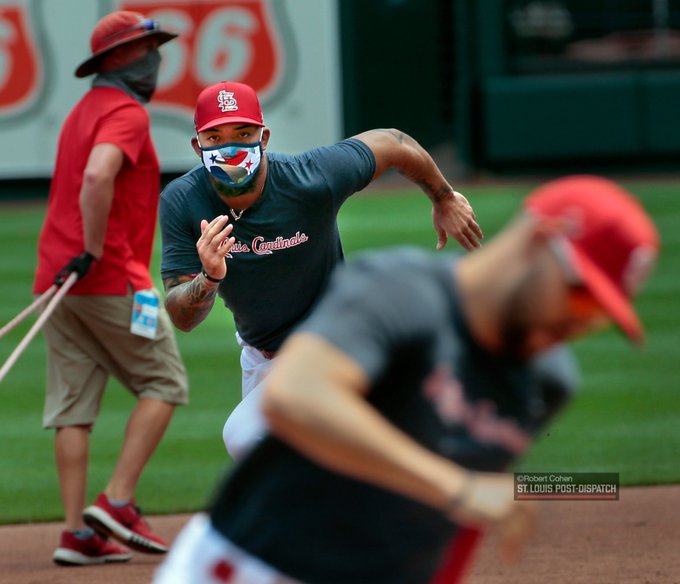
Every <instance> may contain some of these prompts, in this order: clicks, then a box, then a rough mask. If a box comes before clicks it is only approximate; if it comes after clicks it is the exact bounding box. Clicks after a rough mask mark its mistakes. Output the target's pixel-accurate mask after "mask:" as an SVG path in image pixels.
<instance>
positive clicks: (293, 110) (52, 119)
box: [0, 0, 342, 179]
mask: <svg viewBox="0 0 680 584" xmlns="http://www.w3.org/2000/svg"><path fill="white" fill-rule="evenodd" d="M336 2H337V0H0V136H1V139H0V179H45V178H49V176H50V175H51V172H52V168H53V163H54V159H55V154H56V144H57V138H58V134H59V130H60V128H61V125H62V122H63V120H64V117H65V116H66V115H67V113H68V111H69V110H70V108H71V107H72V106H73V105H74V104H75V103H76V101H77V100H78V99H79V98H80V96H81V95H82V94H83V93H84V92H85V91H86V90H87V89H88V87H89V82H90V80H89V79H85V80H83V79H76V77H75V76H74V75H73V72H74V70H75V68H76V66H77V65H78V64H79V63H80V62H81V61H82V60H83V59H84V58H86V57H87V56H88V55H89V50H90V49H89V36H90V32H91V30H92V27H93V26H94V24H95V23H96V22H97V20H98V19H99V18H101V17H102V16H103V15H104V14H106V13H108V12H110V11H112V10H117V9H129V10H137V11H139V12H142V13H144V14H145V15H147V16H149V17H151V18H154V19H157V20H159V21H160V22H161V24H162V26H163V27H164V28H168V29H174V30H177V31H178V32H180V37H179V38H178V39H175V40H174V41H173V42H171V43H168V44H166V45H164V46H163V47H161V52H162V54H163V63H162V69H161V73H160V77H159V86H158V90H157V92H156V95H155V96H154V99H153V100H152V102H151V104H150V105H149V111H150V113H151V118H152V124H151V126H152V134H153V138H154V141H155V143H156V147H157V150H158V155H159V158H160V160H161V168H162V171H163V172H164V173H173V172H183V171H184V170H186V169H188V168H190V167H191V166H193V165H194V164H195V163H196V161H197V159H196V157H195V154H194V152H193V151H192V150H191V148H190V146H189V139H190V137H191V135H192V133H193V118H192V116H193V106H194V103H195V98H196V96H197V94H198V92H199V91H200V90H201V89H202V88H203V87H205V86H206V85H209V84H211V83H215V82H217V81H220V80H222V79H230V80H232V81H243V82H246V83H249V84H251V85H253V86H254V87H255V89H256V90H257V91H258V93H259V95H260V97H261V101H262V105H263V109H264V114H265V122H266V123H267V126H269V127H270V128H271V130H272V139H271V142H270V144H271V147H272V148H273V149H275V150H280V151H285V152H297V151H301V150H305V149H307V148H310V147H313V146H317V145H320V144H326V143H330V142H333V141H335V140H337V139H339V138H340V137H341V133H342V116H341V99H340V94H341V82H340V66H339V51H338V46H339V41H338V38H337V37H338V32H337V29H338V23H337V20H338V17H337V4H336Z"/></svg>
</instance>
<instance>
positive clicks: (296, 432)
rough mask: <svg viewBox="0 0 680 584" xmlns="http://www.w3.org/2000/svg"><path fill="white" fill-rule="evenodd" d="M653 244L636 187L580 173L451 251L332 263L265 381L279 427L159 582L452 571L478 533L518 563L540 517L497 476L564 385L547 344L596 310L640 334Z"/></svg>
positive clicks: (315, 581) (424, 576)
mask: <svg viewBox="0 0 680 584" xmlns="http://www.w3.org/2000/svg"><path fill="white" fill-rule="evenodd" d="M657 249H658V235H657V232H656V229H655V227H654V226H653V224H652V222H651V221H650V219H649V218H648V216H647V215H646V214H645V212H644V211H643V209H642V208H641V207H640V206H639V204H638V203H637V202H636V201H634V199H633V198H632V197H631V196H630V195H629V194H627V193H626V192H625V191H623V189H621V188H620V187H618V186H617V185H616V184H614V183H612V182H610V181H608V180H606V179H601V178H598V177H590V176H576V177H566V178H564V179H559V180H557V181H553V182H550V183H547V184H546V185H544V186H543V187H541V188H539V189H537V190H536V191H535V192H534V193H532V194H531V195H530V196H529V197H528V198H527V200H526V203H525V212H524V213H523V214H522V215H521V216H519V217H518V218H516V219H515V220H514V221H512V222H511V223H510V224H509V225H508V226H507V227H506V228H505V229H504V230H503V231H501V232H500V233H499V234H498V235H497V236H496V237H495V238H494V239H493V240H492V241H491V242H490V243H489V244H488V245H486V246H485V247H483V248H481V249H480V250H478V251H475V252H474V253H472V254H470V255H467V256H465V257H462V258H460V259H459V258H455V257H452V256H451V255H448V254H447V255H431V254H428V253H426V252H424V251H417V250H403V249H402V250H396V251H383V252H374V253H371V254H367V255H365V256H364V257H363V258H362V259H357V260H355V261H353V262H351V264H350V265H349V266H348V267H345V268H342V269H340V270H338V271H337V272H336V273H335V275H334V278H333V280H332V282H331V285H330V288H329V291H328V293H327V294H326V295H325V296H324V298H323V300H322V301H321V303H320V304H319V305H318V307H317V309H316V310H315V311H314V313H313V314H312V316H311V317H310V318H309V319H307V320H306V321H305V322H304V323H303V324H302V325H301V327H300V328H299V329H297V330H296V332H295V333H294V334H293V335H292V336H291V337H290V338H289V340H288V341H286V343H285V344H284V347H283V349H282V351H281V356H280V357H279V359H278V361H277V363H276V365H275V366H274V368H273V370H272V372H271V374H270V377H269V380H268V382H267V384H266V387H265V391H264V398H263V408H264V412H265V414H266V416H267V418H268V420H269V423H270V425H271V432H272V435H271V436H268V437H267V438H266V439H265V440H263V441H262V442H261V443H260V444H259V445H258V446H257V447H256V448H255V449H254V450H253V451H252V453H251V454H250V455H249V456H248V457H246V458H245V459H244V460H243V461H242V462H241V463H240V464H239V465H237V466H236V468H235V470H234V472H233V473H232V474H231V476H230V477H228V480H227V481H226V482H225V483H224V484H223V485H222V488H221V489H220V492H219V494H218V495H217V497H216V500H215V501H214V503H213V504H212V506H211V509H210V513H209V515H198V516H196V517H195V518H194V519H192V520H191V522H190V523H189V525H188V526H187V527H185V529H184V530H183V532H182V533H181V534H180V536H179V537H178V539H177V540H176V542H175V544H174V547H173V548H172V549H171V552H170V554H169V556H168V557H167V558H166V560H165V561H164V563H163V564H162V566H161V567H160V569H159V570H158V572H157V574H156V579H155V584H175V583H182V584H188V583H192V584H208V583H218V582H220V583H228V582H234V583H236V582H238V583H239V584H272V583H276V584H284V583H295V582H304V583H308V584H321V583H323V584H350V583H351V584H402V583H403V584H425V583H444V582H446V583H451V582H457V581H459V580H460V578H461V577H462V574H463V572H464V569H465V566H466V562H467V560H468V559H469V556H470V553H471V551H472V549H473V548H474V543H475V540H476V539H477V536H478V534H479V531H477V530H478V529H480V528H481V529H484V528H495V529H497V530H498V533H499V536H500V541H501V545H502V551H503V552H504V553H505V555H506V556H508V557H512V556H514V554H516V552H517V551H518V549H519V547H520V546H521V544H522V543H523V542H524V541H525V539H526V538H527V537H528V536H529V534H530V533H531V530H532V526H533V522H534V520H533V512H532V511H533V510H532V508H531V507H528V506H527V504H526V502H516V501H514V492H513V480H512V477H511V476H510V475H509V474H504V473H503V472H502V471H504V470H506V469H507V468H508V465H509V464H510V463H511V462H512V461H513V460H514V459H516V458H517V457H518V456H519V455H521V454H522V453H523V452H524V451H525V450H526V449H527V447H528V446H529V445H530V444H531V442H532V437H533V435H534V434H535V432H536V431H537V429H538V427H539V426H540V425H541V424H542V423H544V422H545V421H546V419H547V418H548V417H550V414H551V413H552V411H551V409H552V408H551V406H550V404H551V403H554V402H555V401H556V400H555V399H554V398H555V395H554V394H555V392H558V393H561V394H562V396H564V393H565V392H567V391H569V389H570V386H571V383H572V382H571V380H570V377H571V371H570V365H569V361H568V359H567V355H568V353H567V352H566V349H565V348H564V347H556V346H555V345H556V343H559V342H560V341H563V340H566V339H571V338H574V337H576V336H578V335H581V334H584V333H586V332H588V331H591V330H593V329H595V328H598V327H600V326H601V325H602V324H603V323H605V322H606V321H607V320H608V319H612V320H613V321H614V322H615V323H616V324H617V325H618V326H619V327H620V328H621V329H622V330H623V331H624V332H625V333H626V334H627V335H628V336H629V337H630V338H631V339H633V340H635V341H640V340H641V339H642V328H641V325H640V323H639V321H638V319H637V317H636V315H635V313H634V310H633V308H632V306H631V304H630V298H631V296H632V295H633V293H634V292H635V291H636V290H637V288H638V286H639V284H640V283H641V280H642V279H643V276H644V275H646V273H648V271H649V268H650V266H651V264H652V262H653V260H654V258H655V256H656V253H657ZM553 411H554V410H553Z"/></svg>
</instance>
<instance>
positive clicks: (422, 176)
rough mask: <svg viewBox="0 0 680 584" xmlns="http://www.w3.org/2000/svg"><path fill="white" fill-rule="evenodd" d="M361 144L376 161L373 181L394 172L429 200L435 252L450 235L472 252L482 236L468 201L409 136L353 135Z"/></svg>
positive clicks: (384, 131)
mask: <svg viewBox="0 0 680 584" xmlns="http://www.w3.org/2000/svg"><path fill="white" fill-rule="evenodd" d="M354 138H356V139H358V140H361V141H362V142H364V143H365V144H366V145H367V146H368V147H369V148H370V149H371V150H372V151H373V155H374V156H375V160H376V171H375V174H374V175H373V179H374V180H375V179H376V178H378V177H379V176H380V175H382V174H383V173H384V172H385V171H386V170H388V169H394V170H396V171H398V172H399V173H401V174H402V175H404V176H405V177H406V178H408V179H409V180H411V181H412V182H414V183H415V184H417V185H418V186H419V187H420V188H421V189H422V190H423V192H425V194H426V195H427V196H428V197H429V199H430V200H431V201H432V224H433V226H434V229H435V231H436V233H437V249H441V248H442V247H444V246H445V245H446V242H447V240H448V236H449V235H450V236H451V237H453V238H454V239H456V241H458V243H460V245H461V246H463V247H464V248H465V249H467V250H472V249H474V248H476V247H479V246H480V245H481V243H480V241H481V239H483V237H484V235H483V233H482V230H481V228H480V227H479V225H478V223H477V220H476V218H475V213H474V211H473V209H472V206H471V205H470V203H469V202H468V200H467V199H466V198H465V197H464V196H463V195H461V194H460V193H458V192H456V191H454V190H453V187H451V185H450V184H449V183H448V182H447V180H446V179H445V178H444V175H443V174H442V173H441V171H440V170H439V167H437V165H436V163H435V161H434V160H433V159H432V157H431V156H430V155H429V154H428V152H427V151H426V150H425V149H424V148H423V147H422V146H421V145H420V144H419V143H418V142H417V141H416V140H414V139H413V138H411V137H410V136H409V135H407V134H405V133H404V132H401V131H399V130H395V129H378V130H369V131H367V132H363V133H361V134H358V135H356V136H354Z"/></svg>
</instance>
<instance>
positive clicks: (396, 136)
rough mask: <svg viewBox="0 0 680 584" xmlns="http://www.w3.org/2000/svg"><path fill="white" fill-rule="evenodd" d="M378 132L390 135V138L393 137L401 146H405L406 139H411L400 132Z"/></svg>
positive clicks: (380, 130)
mask: <svg viewBox="0 0 680 584" xmlns="http://www.w3.org/2000/svg"><path fill="white" fill-rule="evenodd" d="M377 131H378V132H385V133H386V134H389V135H390V136H392V138H394V139H395V140H396V141H397V142H399V144H403V143H404V140H405V139H407V138H410V136H409V135H408V134H404V132H400V131H398V130H383V129H379V130H377Z"/></svg>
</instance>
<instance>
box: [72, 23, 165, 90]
mask: <svg viewBox="0 0 680 584" xmlns="http://www.w3.org/2000/svg"><path fill="white" fill-rule="evenodd" d="M148 36H155V37H157V38H158V40H159V41H160V44H161V45H162V44H163V43H167V42H168V41H171V40H172V39H174V38H175V37H176V36H177V35H176V34H174V33H171V32H167V31H164V30H161V28H160V25H159V24H158V21H157V20H151V19H150V18H146V17H145V16H144V15H143V14H140V13H139V12H133V11H132V10H119V11H118V12H112V13H111V14H107V15H106V16H105V17H104V18H102V19H101V20H100V21H99V22H98V23H97V24H96V25H95V27H94V30H93V31H92V35H91V36H90V49H91V50H92V55H91V56H90V57H89V58H88V59H86V60H85V61H83V62H82V63H81V64H80V65H79V66H78V68H77V69H76V77H87V76H88V75H92V73H96V72H97V71H98V70H99V62H100V61H101V59H102V57H103V56H104V55H105V54H106V53H108V52H109V51H110V50H111V49H113V48H115V47H118V46H120V45H123V44H125V43H129V42H131V41H136V40H137V39H141V38H144V37H148Z"/></svg>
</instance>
